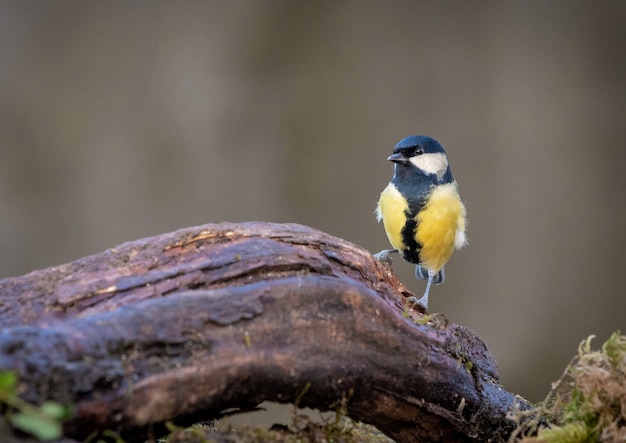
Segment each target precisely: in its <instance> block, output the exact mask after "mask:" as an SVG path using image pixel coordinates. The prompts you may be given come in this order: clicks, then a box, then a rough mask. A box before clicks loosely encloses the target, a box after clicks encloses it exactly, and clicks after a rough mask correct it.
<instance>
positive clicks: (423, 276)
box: [415, 265, 446, 285]
mask: <svg viewBox="0 0 626 443" xmlns="http://www.w3.org/2000/svg"><path fill="white" fill-rule="evenodd" d="M415 276H416V277H417V278H419V279H420V280H428V269H426V268H425V267H423V266H421V265H417V266H415ZM444 281H446V273H445V271H444V269H443V268H441V271H439V272H437V273H436V274H435V276H434V277H433V284H434V285H438V284H441V283H443V282H444Z"/></svg>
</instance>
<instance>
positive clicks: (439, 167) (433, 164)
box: [409, 152, 448, 178]
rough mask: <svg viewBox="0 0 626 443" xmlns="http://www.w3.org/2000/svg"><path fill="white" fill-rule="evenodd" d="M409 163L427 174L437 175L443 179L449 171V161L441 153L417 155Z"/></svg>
mask: <svg viewBox="0 0 626 443" xmlns="http://www.w3.org/2000/svg"><path fill="white" fill-rule="evenodd" d="M409 161H410V162H411V163H413V164H414V165H415V166H417V167H418V168H419V169H421V170H422V171H424V172H426V173H427V174H437V177H439V178H441V177H443V174H445V173H446V169H448V159H447V158H446V156H445V154H442V153H441V152H436V153H431V154H422V155H416V156H415V157H411V159H410V160H409Z"/></svg>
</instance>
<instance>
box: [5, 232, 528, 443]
mask: <svg viewBox="0 0 626 443" xmlns="http://www.w3.org/2000/svg"><path fill="white" fill-rule="evenodd" d="M411 295H412V294H411V293H410V292H409V291H408V290H407V289H406V288H405V287H404V286H403V285H402V284H401V283H400V282H399V281H398V279H397V278H396V276H395V274H394V273H393V272H392V270H391V268H389V267H388V266H387V265H383V264H381V263H379V262H377V261H376V260H374V259H373V258H372V256H371V254H370V253H369V252H368V251H366V250H364V249H362V248H359V247H358V246H356V245H354V244H351V243H349V242H346V241H344V240H341V239H338V238H335V237H332V236H330V235H328V234H325V233H322V232H319V231H316V230H313V229H311V228H308V227H305V226H301V225H295V224H270V223H242V224H230V223H223V224H218V225H205V226H200V227H195V228H188V229H183V230H180V231H176V232H173V233H169V234H163V235H159V236H156V237H151V238H146V239H142V240H137V241H133V242H129V243H125V244H123V245H120V246H118V247H116V248H113V249H109V250H107V251H104V252H102V253H99V254H96V255H93V256H89V257H85V258H82V259H79V260H76V261H74V262H72V263H69V264H65V265H61V266H57V267H52V268H48V269H44V270H40V271H35V272H32V273H30V274H27V275H24V276H21V277H16V278H8V279H5V280H2V281H0V324H1V325H2V330H1V331H0V370H6V369H9V370H15V371H16V372H17V374H18V375H19V380H20V384H19V391H20V396H21V397H22V398H24V399H26V400H28V401H30V402H34V403H40V402H42V401H43V400H46V399H51V400H55V401H57V402H60V403H63V404H71V405H73V407H74V415H73V417H72V418H71V419H70V420H69V421H68V422H67V423H66V424H65V426H64V431H65V435H66V436H68V437H71V438H77V439H84V438H85V437H86V436H87V435H89V434H90V433H91V432H92V431H94V430H105V429H110V430H114V431H116V432H118V433H119V434H120V435H121V436H122V437H124V438H125V439H126V440H127V441H130V440H133V439H140V438H145V437H146V436H148V435H159V434H160V433H161V432H162V431H163V424H164V423H165V422H166V421H174V422H176V423H177V424H181V425H184V424H189V423H193V422H195V421H199V420H207V419H210V418H212V417H219V416H220V414H221V413H222V412H223V411H225V410H230V409H232V408H241V409H246V408H251V407H254V406H256V405H258V404H259V403H261V402H263V401H265V400H270V401H276V402H281V403H294V402H295V401H296V399H298V404H299V406H302V407H311V408H317V409H320V410H328V409H330V408H332V407H333V405H334V404H336V402H337V400H340V399H341V398H346V399H347V404H348V415H349V416H350V417H352V418H353V419H355V420H360V421H363V422H367V423H370V424H373V425H374V426H376V427H378V428H379V429H380V430H382V431H383V432H384V433H386V434H387V435H389V436H391V437H392V438H394V439H395V440H397V441H402V442H417V441H421V442H425V441H443V442H445V441H449V442H452V441H454V442H465V441H467V442H474V441H499V440H500V439H502V438H505V437H506V435H507V434H508V433H509V432H510V431H511V429H512V428H513V427H514V425H513V423H512V422H511V421H509V420H508V419H507V418H506V414H507V412H508V411H510V410H512V409H513V408H514V406H515V405H516V407H518V408H521V409H526V408H528V407H530V406H529V404H528V403H527V402H526V401H525V400H523V399H522V398H520V397H518V396H515V395H513V394H511V393H509V392H507V391H505V390H503V389H502V388H501V387H500V386H499V385H498V373H497V367H496V363H495V361H494V359H493V357H492V356H491V354H490V353H489V351H488V350H487V348H486V346H485V345H484V343H483V342H482V341H481V340H480V339H479V338H478V337H477V336H475V335H474V334H473V333H472V332H471V331H470V330H468V329H466V328H463V327H461V326H457V325H443V326H441V325H440V326H436V325H433V324H431V323H427V324H425V325H420V324H418V323H416V320H417V319H418V318H421V317H422V315H423V312H419V311H416V310H413V309H407V308H406V307H405V305H404V302H405V300H406V298H407V297H409V296H411Z"/></svg>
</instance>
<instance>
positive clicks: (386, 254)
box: [374, 249, 398, 265]
mask: <svg viewBox="0 0 626 443" xmlns="http://www.w3.org/2000/svg"><path fill="white" fill-rule="evenodd" d="M394 252H398V250H397V249H383V250H382V251H380V252H379V253H378V254H374V258H375V259H376V260H378V261H381V262H383V263H387V264H388V265H390V264H391V263H392V262H393V260H392V259H391V257H390V255H391V254H393V253H394Z"/></svg>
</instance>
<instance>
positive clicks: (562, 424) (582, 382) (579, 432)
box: [510, 331, 626, 443]
mask: <svg viewBox="0 0 626 443" xmlns="http://www.w3.org/2000/svg"><path fill="white" fill-rule="evenodd" d="M593 338H594V337H593V336H590V337H589V338H587V339H586V340H584V341H583V342H582V343H581V344H580V346H579V347H578V354H577V355H576V357H574V359H573V360H572V361H571V362H570V364H569V365H568V366H567V368H566V369H565V372H564V373H563V375H562V376H561V378H560V379H559V380H558V381H557V382H556V383H555V384H554V385H553V388H552V390H551V391H550V393H549V394H548V397H547V398H546V400H545V401H544V402H543V403H542V404H540V405H538V407H537V409H535V411H533V413H534V414H535V416H534V417H532V418H531V419H530V420H526V421H525V423H524V424H523V425H522V427H521V428H520V429H518V431H517V432H516V433H514V435H512V436H511V440H510V441H513V440H514V439H515V438H516V437H517V436H519V435H524V434H526V435H536V436H534V437H525V438H522V439H521V440H520V441H522V442H524V443H531V442H546V443H591V442H620V441H626V336H624V335H620V332H619V331H617V332H615V333H613V334H612V335H611V337H609V339H608V340H607V341H606V342H605V343H604V344H603V345H602V347H601V349H600V350H596V351H594V350H592V349H591V340H592V339H593ZM522 415H525V414H522V413H519V415H518V418H519V417H521V416H522ZM541 419H543V420H545V421H546V422H547V424H545V425H541V426H540V425H539V422H540V420H541Z"/></svg>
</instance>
